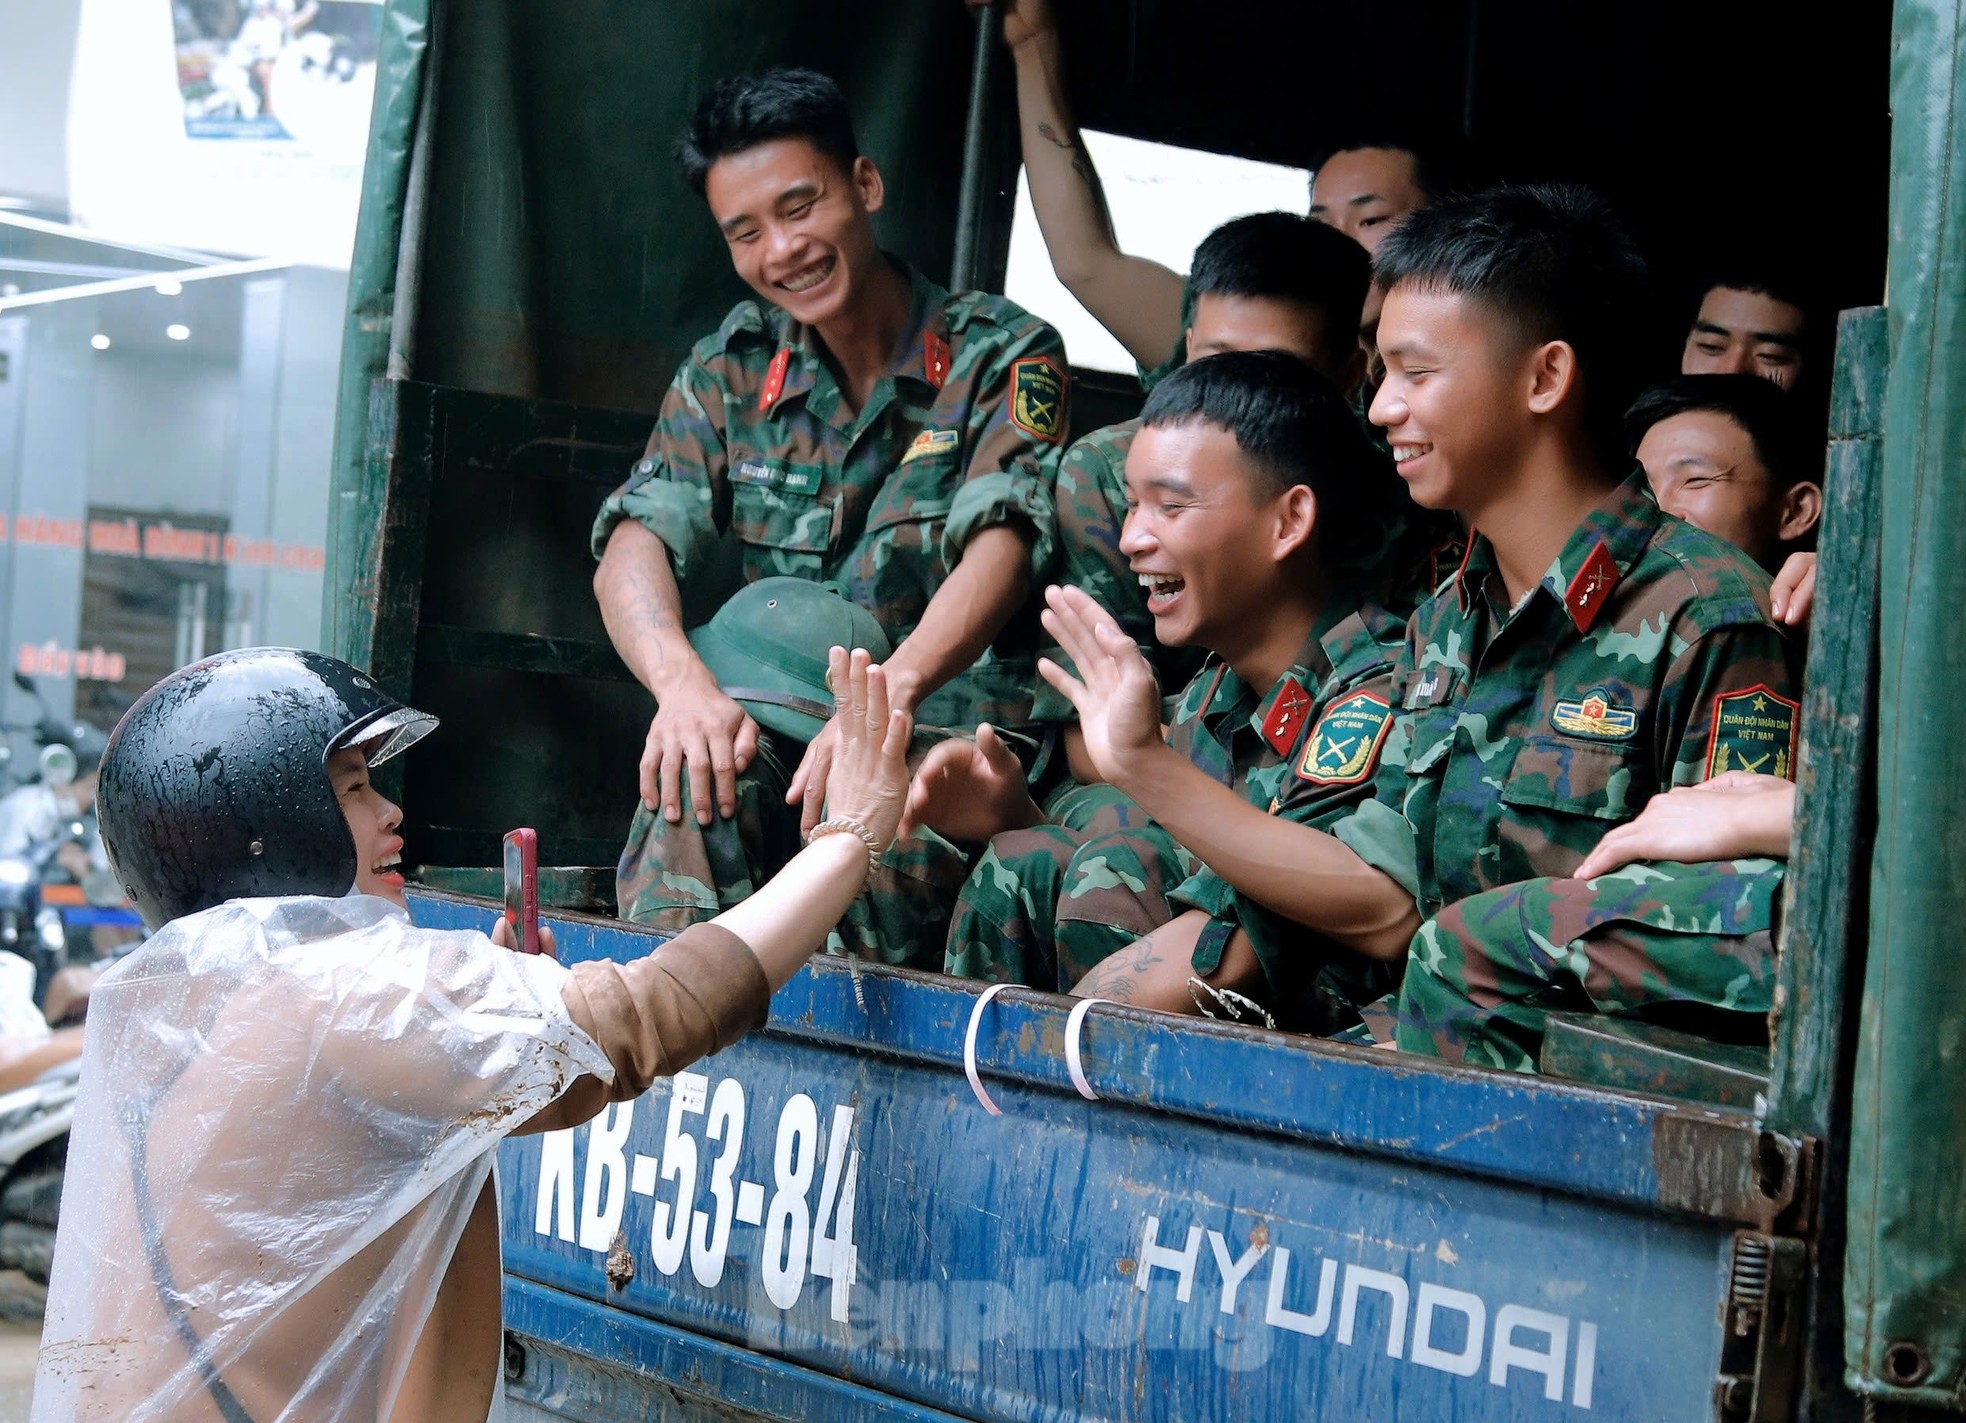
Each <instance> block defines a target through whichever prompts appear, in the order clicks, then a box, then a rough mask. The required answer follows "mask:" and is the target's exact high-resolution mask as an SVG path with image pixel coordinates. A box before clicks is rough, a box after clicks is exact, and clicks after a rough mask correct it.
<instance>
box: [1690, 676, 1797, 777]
mask: <svg viewBox="0 0 1966 1423" xmlns="http://www.w3.org/2000/svg"><path fill="white" fill-rule="evenodd" d="M1801 713H1802V707H1801V705H1800V704H1799V703H1797V702H1792V701H1790V700H1789V699H1788V698H1787V697H1785V696H1783V695H1782V694H1781V693H1780V692H1775V691H1770V690H1769V688H1768V686H1767V684H1766V683H1761V684H1758V685H1756V686H1753V687H1749V688H1748V689H1747V690H1746V691H1745V692H1725V693H1722V694H1721V695H1719V696H1716V697H1715V698H1714V699H1713V731H1712V734H1711V745H1710V747H1709V749H1708V751H1707V775H1706V779H1708V780H1712V779H1713V778H1714V777H1715V776H1718V775H1720V774H1721V773H1722V772H1724V771H1753V772H1756V773H1758V774H1760V775H1764V776H1781V777H1783V778H1784V779H1787V780H1794V779H1795V742H1796V736H1797V733H1798V731H1799V730H1800V723H1801V720H1802V716H1801Z"/></svg>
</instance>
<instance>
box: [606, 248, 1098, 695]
mask: <svg viewBox="0 0 1966 1423" xmlns="http://www.w3.org/2000/svg"><path fill="white" fill-rule="evenodd" d="M904 271H905V272H906V275H907V277H908V280H909V282H910V285H911V287H912V292H913V297H912V305H911V308H910V316H909V323H908V328H907V334H906V335H905V336H904V337H903V339H902V341H901V344H900V347H899V354H898V355H897V357H896V360H895V363H894V366H893V368H892V370H891V371H890V373H889V374H888V375H887V376H884V377H883V378H882V379H881V380H880V381H879V382H877V383H876V385H875V386H874V389H873V393H872V394H871V396H870V397H869V398H868V400H867V403H866V406H865V408H863V409H862V410H860V411H859V412H858V413H855V412H854V411H853V410H851V409H850V408H849V407H848V405H847V402H846V400H845V398H844V396H843V394H842V392H841V389H840V386H839V384H838V382H837V381H836V380H835V379H834V377H833V373H832V371H831V369H830V368H829V367H828V365H827V363H826V361H825V359H824V358H823V356H822V354H821V350H820V346H819V342H818V339H817V336H816V334H815V333H814V332H813V331H811V330H810V329H809V328H806V327H804V326H800V325H797V324H795V323H794V322H793V321H792V320H791V318H790V317H788V316H787V315H786V314H785V313H784V312H782V311H780V310H779V309H777V308H776V307H771V306H766V305H763V304H761V303H759V302H756V301H745V302H740V303H739V304H738V305H737V307H736V308H734V309H733V310H732V311H731V313H730V315H729V316H727V317H726V318H725V319H724V323H723V325H722V326H720V327H719V328H718V329H717V331H716V333H715V334H714V335H711V336H708V337H706V338H704V339H703V340H702V341H700V342H698V343H697V345H696V348H695V349H694V350H693V351H692V352H691V353H690V357H689V359H688V360H687V361H685V362H684V363H683V365H682V369H680V370H679V371H678V372H677V373H676V378H675V380H674V381H673V382H672V383H671V385H670V387H669V393H668V395H667V396H665V397H664V399H663V402H662V413H661V415H660V416H659V417H658V419H657V422H656V426H655V431H654V433H653V434H652V435H650V437H649V443H648V449H647V451H646V452H645V454H644V455H643V458H642V459H641V461H640V462H639V463H638V464H636V465H635V467H634V469H633V470H632V471H631V473H630V476H629V478H628V481H627V483H625V484H623V485H622V486H621V488H619V489H617V490H616V491H615V492H614V493H613V494H611V495H609V496H608V499H607V501H606V503H604V504H603V505H602V506H601V511H600V514H599V516H598V517H597V518H596V519H595V522H594V532H593V547H594V554H595V557H597V558H598V557H599V556H600V555H601V553H602V552H603V551H604V550H605V549H606V547H607V541H608V536H609V535H610V534H611V533H612V532H613V530H614V527H615V525H616V524H617V523H619V522H620V521H621V520H623V519H636V520H639V521H640V522H641V523H642V524H643V525H644V526H645V527H646V528H648V529H649V531H650V532H652V533H653V534H655V536H656V537H657V538H659V539H661V540H662V543H663V546H664V547H665V548H666V549H667V550H668V552H669V559H670V564H671V566H672V567H673V568H674V569H675V573H676V578H677V581H678V582H679V583H683V584H687V582H688V581H689V580H690V579H691V578H694V577H699V576H701V577H705V578H712V577H714V576H715V574H714V573H713V572H712V569H713V568H714V567H715V565H716V554H717V551H718V548H719V545H720V544H721V543H722V541H723V539H724V536H725V535H726V534H728V535H731V536H733V537H734V539H735V540H736V544H737V548H736V554H737V556H738V558H739V560H740V562H741V574H742V577H743V579H744V580H745V581H746V582H750V581H754V580H756V579H759V578H763V577H767V576H770V575H773V574H789V575H792V576H795V577H800V578H809V579H812V580H814V581H817V582H830V583H834V584H837V585H838V586H839V587H840V589H841V590H842V591H843V592H844V593H845V594H846V596H847V597H849V598H851V599H852V600H853V601H854V602H856V603H858V604H860V605H861V606H862V607H864V608H866V609H868V611H870V612H872V613H873V614H874V616H875V617H876V618H877V619H878V620H879V621H880V624H881V627H882V628H883V630H884V631H886V633H887V635H888V638H889V640H890V642H892V643H893V644H894V645H896V646H899V645H900V643H901V642H902V640H903V639H904V638H906V637H907V636H908V634H909V633H911V632H912V631H914V629H915V626H916V624H917V623H919V622H920V621H921V617H922V612H923V610H924V609H926V608H927V606H928V602H929V599H930V598H932V597H933V596H934V595H935V592H936V590H937V589H939V588H940V587H941V586H942V584H943V581H944V580H945V579H947V577H948V576H949V572H950V570H951V569H952V568H954V567H955V565H956V562H957V561H958V560H959V559H960V558H961V557H962V551H963V548H964V546H965V544H966V543H967V542H968V541H969V539H970V538H971V537H972V536H973V535H974V534H976V533H978V532H979V531H981V530H983V529H987V528H991V527H994V526H996V525H999V524H1004V523H1008V522H1011V521H1013V520H1016V521H1022V522H1023V523H1024V524H1026V525H1028V527H1029V528H1030V529H1031V530H1032V531H1033V533H1034V541H1033V544H1032V548H1031V564H1032V574H1033V580H1034V581H1036V580H1038V579H1041V578H1042V577H1043V576H1044V574H1045V572H1046V571H1047V569H1048V567H1049V565H1050V563H1051V560H1052V557H1053V549H1054V547H1055V521H1054V517H1053V511H1052V500H1051V482H1052V475H1053V471H1054V468H1055V464H1056V460H1057V455H1058V445H1059V442H1060V441H1061V440H1062V438H1063V436H1064V432H1065V428H1066V380H1067V376H1066V366H1065V355H1064V347H1063V345H1062V344H1061V342H1060V341H1059V338H1058V334H1057V333H1056V332H1055V331H1053V330H1052V329H1051V328H1050V327H1049V326H1047V325H1045V324H1044V323H1043V322H1041V321H1039V320H1038V319H1037V318H1036V317H1034V316H1031V315H1029V314H1028V313H1026V312H1025V311H1023V310H1022V309H1021V308H1019V307H1017V306H1016V305H1014V304H1013V303H1011V302H1009V301H1006V300H1004V299H1003V298H1002V297H998V296H991V295H988V294H986V293H982V292H963V293H960V294H957V295H953V296H952V295H951V294H949V293H948V292H946V291H944V290H942V289H941V288H940V287H938V286H936V285H935V284H934V283H932V282H930V281H928V280H927V279H926V278H924V277H923V276H921V275H920V274H919V273H917V272H914V271H912V270H908V269H905V268H904ZM1020 456H1027V457H1028V458H1022V459H1020ZM1035 626H1036V624H1035V616H1034V615H1033V616H1031V617H1026V618H1020V619H1014V620H1013V630H1012V631H1010V632H1007V633H1006V634H1004V635H1002V636H1000V637H999V639H998V642H997V645H996V646H995V647H993V648H991V649H990V650H989V651H988V652H986V653H985V654H984V655H983V657H982V658H981V659H979V660H978V662H977V663H976V665H975V666H973V667H972V668H970V669H969V671H968V672H966V673H963V674H959V675H958V677H957V678H956V679H955V680H954V681H953V682H951V683H950V684H949V685H948V686H946V687H944V688H943V689H942V690H941V692H939V693H938V694H936V695H935V696H933V697H931V698H929V699H928V700H927V701H925V702H924V703H923V705H922V707H921V708H919V709H918V711H919V714H920V715H921V716H922V718H923V720H924V721H925V722H934V723H939V724H943V725H952V726H954V725H973V724H975V723H976V722H977V721H979V720H982V719H985V718H987V719H990V720H993V721H1004V722H1007V723H1010V724H1016V723H1017V722H1019V721H1023V720H1026V719H1028V711H1029V706H1030V699H1031V689H1032V684H1033V683H1034V682H1035V681H1036V673H1035V668H1034V661H1033V654H1034V647H1035V638H1036V633H1035Z"/></svg>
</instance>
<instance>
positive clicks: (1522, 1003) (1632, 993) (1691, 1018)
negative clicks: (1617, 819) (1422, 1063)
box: [1397, 860, 1782, 1072]
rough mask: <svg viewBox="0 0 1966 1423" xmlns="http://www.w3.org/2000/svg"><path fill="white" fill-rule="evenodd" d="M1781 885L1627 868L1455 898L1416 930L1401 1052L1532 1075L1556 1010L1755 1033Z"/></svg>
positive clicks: (1757, 865)
mask: <svg viewBox="0 0 1966 1423" xmlns="http://www.w3.org/2000/svg"><path fill="white" fill-rule="evenodd" d="M1781 879H1782V867H1781V866H1780V865H1779V864H1778V863H1777V862H1775V861H1773V860H1729V861H1722V862H1718V863H1713V864H1700V865H1679V864H1656V865H1628V866H1626V867H1625V868H1624V869H1621V870H1618V871H1615V872H1614V873H1612V874H1608V875H1602V876H1600V877H1598V878H1597V879H1595V880H1589V881H1584V880H1571V879H1534V880H1525V881H1523V882H1522V883H1520V884H1513V885H1506V886H1504V887H1503V888H1501V889H1495V890H1490V891H1488V892H1487V893H1485V894H1477V895H1474V896H1471V897H1470V898H1468V899H1464V900H1462V901H1461V902H1460V903H1458V904H1453V905H1449V906H1448V907H1447V908H1446V909H1444V910H1442V911H1441V913H1440V914H1439V915H1437V916H1436V917H1435V918H1434V919H1433V920H1431V921H1429V922H1428V923H1426V924H1424V925H1422V926H1421V928H1420V932H1419V933H1418V934H1416V935H1415V936H1414V939H1413V945H1412V948H1411V950H1410V952H1409V954H1408V960H1407V966H1406V981H1405V983H1404V984H1403V985H1402V986H1401V989H1400V998H1399V1009H1398V1026H1397V1035H1398V1043H1399V1046H1400V1048H1401V1050H1402V1051H1406V1052H1421V1053H1428V1054H1431V1055H1433V1056H1437V1057H1444V1058H1448V1059H1449V1060H1452V1061H1457V1062H1471V1063H1477V1064H1481V1065H1484V1066H1489V1067H1500V1068H1505V1069H1508V1070H1511V1071H1516V1072H1533V1071H1535V1070H1536V1058H1537V1054H1538V1052H1540V1051H1541V1048H1542V1043H1543V1028H1544V1025H1545V1024H1546V1023H1547V1022H1548V1020H1549V1015H1550V1013H1552V1012H1554V1011H1558V1010H1561V1009H1594V1010H1596V1011H1598V1012H1602V1013H1619V1014H1628V1015H1632V1016H1639V1017H1645V1018H1648V1019H1651V1020H1654V1021H1659V1022H1665V1023H1668V1024H1670V1025H1671V1026H1675V1027H1683V1028H1687V1029H1689V1030H1691V1031H1695V1032H1707V1033H1717V1034H1720V1035H1724V1036H1727V1037H1730V1038H1739V1037H1741V1036H1743V1035H1749V1036H1751V1035H1752V1034H1753V1033H1755V1032H1757V1031H1760V1029H1758V1028H1757V1026H1756V1022H1755V1019H1756V1018H1757V1017H1760V1016H1765V1015H1766V1013H1767V1012H1768V1008H1769V1005H1770V1003H1771V1002H1772V1001H1773V994H1774V985H1775V953H1774V918H1775V912H1776V903H1777V900H1778V898H1779V892H1780V888H1781ZM1750 1015H1753V1016H1750Z"/></svg>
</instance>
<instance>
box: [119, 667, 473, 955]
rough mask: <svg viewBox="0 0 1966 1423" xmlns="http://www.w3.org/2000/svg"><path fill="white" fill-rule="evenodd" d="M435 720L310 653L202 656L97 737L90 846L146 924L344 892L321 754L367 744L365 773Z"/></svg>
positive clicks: (344, 834)
mask: <svg viewBox="0 0 1966 1423" xmlns="http://www.w3.org/2000/svg"><path fill="white" fill-rule="evenodd" d="M436 725H437V719H436V718H435V717H433V716H428V715H426V714H424V713H423V712H420V711H416V710H415V709H413V708H411V707H406V706H404V705H403V704H402V703H401V702H398V701H397V700H395V699H394V698H393V697H391V696H389V695H388V694H387V693H385V692H383V691H382V690H381V689H380V688H378V687H377V686H376V685H375V683H373V682H371V681H370V680H369V679H368V677H367V676H365V675H364V674H362V673H361V672H358V671H356V670H355V669H354V668H353V667H350V666H349V665H348V664H347V663H345V662H337V661H335V659H334V658H332V657H323V656H321V655H320V654H319V653H316V652H300V651H296V650H294V649H292V648H285V647H253V648H246V649H243V650H241V651H238V652H222V653H220V654H219V655H218V656H216V657H208V658H206V659H205V660H204V661H203V662H198V663H194V664H192V665H191V666H189V667H186V668H184V669H183V670H182V671H179V672H173V673H172V674H171V675H170V676H168V677H166V678H164V679H163V681H161V682H159V683H158V684H157V685H156V686H154V687H152V688H151V689H150V690H149V691H147V692H145V693H144V694H143V695H142V696H141V697H139V698H138V699H137V701H136V704H135V705H134V706H132V707H131V708H130V709H129V711H128V712H127V713H125V714H124V717H123V719H122V721H120V722H118V723H117V724H116V730H115V731H113V732H111V733H110V737H109V745H108V748H107V749H106V750H105V751H104V752H103V756H102V777H101V782H100V785H99V787H98V790H97V792H96V807H97V809H96V815H97V820H98V822H99V824H100V825H101V827H102V843H103V849H104V850H105V851H107V852H108V855H109V863H110V866H111V868H112V869H113V870H114V871H115V873H116V878H117V880H118V881H119V882H120V883H121V884H122V886H123V892H124V893H125V894H127V895H128V896H129V897H130V903H131V904H133V905H135V906H136V910H137V913H139V914H140V915H142V916H143V922H144V923H145V924H146V925H148V926H149V927H150V928H151V929H153V930H155V929H157V928H159V927H161V926H162V925H163V924H165V923H166V922H168V921H169V920H172V919H177V918H180V917H182V916H183V915H186V914H195V913H197V912H198V911H199V910H201V909H209V908H211V907H212V906H213V905H215V904H223V903H224V902H225V901H226V900H228V899H244V898H249V897H255V896H260V895H284V894H320V895H343V894H346V893H347V892H348V890H349V888H350V887H351V886H352V885H353V884H354V883H355V873H356V869H357V865H356V862H355V841H354V838H353V837H352V836H351V835H350V834H349V833H348V822H347V821H346V820H345V819H344V818H343V816H342V813H341V806H340V804H339V802H337V801H336V799H335V794H334V788H333V787H332V786H331V785H330V784H329V782H328V770H327V762H328V757H329V756H330V755H331V754H332V753H333V752H335V751H338V750H340V749H341V748H342V747H344V746H360V745H367V746H368V759H369V764H370V765H372V766H373V765H375V764H377V763H378V762H381V761H386V760H388V759H389V758H390V757H391V756H393V755H395V754H396V753H397V752H398V751H401V750H402V749H403V748H404V747H406V746H408V745H409V744H410V743H411V742H413V741H416V740H418V739H420V738H421V737H423V736H424V735H426V734H428V733H429V732H430V731H431V730H432V729H433V728H434V727H435V726H436Z"/></svg>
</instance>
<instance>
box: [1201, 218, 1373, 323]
mask: <svg viewBox="0 0 1966 1423" xmlns="http://www.w3.org/2000/svg"><path fill="white" fill-rule="evenodd" d="M1188 285H1189V288H1190V290H1192V292H1193V293H1194V295H1196V296H1197V297H1202V296H1236V297H1260V298H1263V299H1266V300H1270V301H1289V302H1296V303H1299V304H1301V305H1303V306H1307V307H1309V308H1311V310H1313V311H1315V312H1316V313H1317V314H1318V320H1319V322H1320V324H1321V325H1322V326H1323V328H1324V338H1325V340H1326V341H1327V342H1332V341H1335V342H1336V343H1337V346H1338V349H1340V350H1345V349H1349V348H1350V347H1351V345H1352V343H1353V342H1355V341H1356V340H1357V339H1358V325H1359V315H1360V313H1361V312H1362V311H1363V310H1364V309H1365V293H1366V290H1367V288H1369V287H1370V286H1371V285H1372V259H1371V258H1370V257H1368V256H1366V255H1365V249H1364V248H1363V247H1361V246H1359V245H1358V243H1356V242H1354V241H1352V239H1351V238H1349V237H1347V236H1345V234H1344V233H1342V232H1340V231H1338V229H1337V228H1335V227H1331V226H1329V225H1328V224H1326V223H1322V222H1312V221H1311V220H1310V219H1309V218H1307V217H1304V216H1302V215H1301V214H1299V213H1293V212H1254V213H1250V214H1249V215H1248V216H1247V217H1238V218H1231V219H1230V220H1229V221H1228V222H1225V223H1223V224H1222V225H1221V226H1220V227H1218V228H1216V229H1215V230H1214V231H1213V232H1211V233H1209V234H1208V236H1207V237H1205V238H1203V239H1202V244H1201V246H1199V247H1197V248H1196V249H1195V261H1194V267H1193V269H1192V270H1191V271H1190V272H1189V273H1188Z"/></svg>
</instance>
